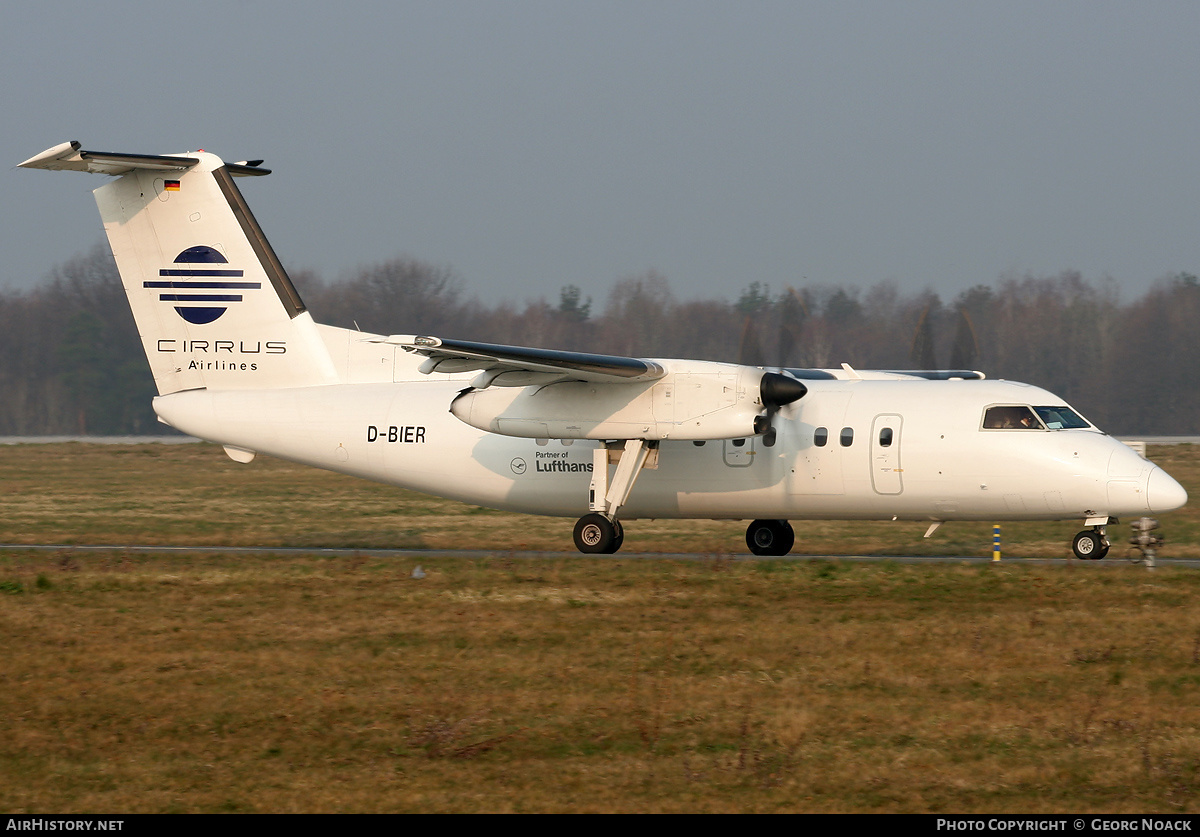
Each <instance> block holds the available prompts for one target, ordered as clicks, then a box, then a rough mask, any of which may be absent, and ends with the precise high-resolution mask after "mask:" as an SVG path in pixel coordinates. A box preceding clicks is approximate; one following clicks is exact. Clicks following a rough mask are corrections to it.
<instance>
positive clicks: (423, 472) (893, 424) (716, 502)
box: [21, 142, 1187, 558]
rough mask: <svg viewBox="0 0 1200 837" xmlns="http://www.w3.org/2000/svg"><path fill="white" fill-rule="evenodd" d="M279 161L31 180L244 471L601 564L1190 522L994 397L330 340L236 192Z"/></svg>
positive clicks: (186, 159)
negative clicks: (553, 524) (654, 555)
mask: <svg viewBox="0 0 1200 837" xmlns="http://www.w3.org/2000/svg"><path fill="white" fill-rule="evenodd" d="M261 164H262V161H261V160H256V161H248V162H247V161H243V162H240V163H225V162H223V161H222V160H221V159H219V158H218V157H216V156H215V155H213V154H208V153H205V152H203V151H199V152H196V153H186V154H171V155H165V156H156V155H141V154H116V153H108V152H96V151H86V150H83V149H82V148H81V146H80V144H79V143H77V142H69V143H63V144H62V145H58V146H55V147H54V148H50V149H48V150H46V151H43V152H42V153H41V154H38V155H37V156H35V157H32V158H30V159H29V160H26V161H25V162H24V163H21V166H24V167H26V168H38V169H51V170H68V171H86V172H96V173H100V174H106V175H112V176H114V177H116V180H114V181H112V182H109V183H106V184H105V185H103V186H101V187H100V188H98V189H96V190H95V196H96V203H97V204H98V205H99V207H100V215H101V217H102V218H103V220H104V229H105V232H106V233H107V234H108V240H109V243H110V245H111V247H112V251H113V255H114V256H115V257H116V262H117V267H118V268H119V270H120V273H121V279H122V282H123V283H124V286H125V291H126V293H127V294H128V296H129V304H130V306H131V307H132V308H133V314H134V318H135V320H136V321H137V327H138V331H139V332H140V333H141V337H142V344H143V346H144V348H145V351H146V357H147V359H148V360H149V362H150V369H151V371H152V372H153V375H154V381H155V383H156V385H157V387H158V392H159V395H158V397H157V398H155V399H154V410H155V412H156V413H157V414H158V416H159V418H160V420H161V421H163V422H165V423H166V424H168V425H170V426H171V427H175V428H177V429H179V430H181V431H183V432H184V433H189V434H191V435H193V436H198V437H200V438H201V439H207V440H210V441H212V442H216V443H218V444H221V445H224V447H225V451H226V452H227V453H228V455H229V456H230V457H231V458H232V459H234V460H235V461H237V462H249V461H250V460H251V459H253V458H254V456H255V454H256V453H258V452H262V453H265V454H269V455H271V456H276V457H279V458H281V459H288V460H292V461H294V462H300V463H303V464H306V465H312V466H315V467H318V468H325V469H328V470H331V471H339V472H342V473H346V474H353V475H355V476H359V477H364V478H366V479H371V480H376V481H378V482H384V483H390V484H394V485H399V486H404V487H405V488H413V489H416V490H418V491H424V492H427V493H430V494H437V495H440V496H443V497H450V498H453V499H456V500H462V501H464V502H468V503H474V504H478V505H482V506H489V507H492V508H497V509H509V510H512V511H519V512H529V513H533V514H546V515H559V516H564V517H578V518H579V520H578V522H577V523H576V524H575V533H574V535H575V544H576V546H577V547H578V548H579V549H580V550H581V551H583V552H587V553H612V552H616V551H617V550H618V549H619V548H620V547H621V542H622V540H623V538H624V530H623V528H622V525H621V522H620V520H622V519H623V520H631V519H637V518H705V519H743V520H745V519H749V520H752V521H753V522H752V523H750V525H749V527H748V528H747V531H746V542H747V545H748V546H749V548H750V550H751V551H752V552H754V553H755V554H757V555H784V554H786V553H787V552H788V551H789V550H790V549H791V548H792V544H793V540H794V535H793V531H792V527H791V525H790V524H789V523H788V521H789V520H805V519H808V520H817V519H821V520H824V519H859V520H920V521H927V522H929V523H930V526H929V530H928V531H927V532H926V536H927V537H928V536H929V535H930V534H932V533H933V531H934V530H935V529H936V528H937V527H938V526H939V525H941V523H943V522H944V521H949V520H985V521H1002V520H1069V519H1078V520H1082V521H1083V526H1084V527H1085V528H1084V529H1083V531H1081V532H1079V533H1078V534H1077V535H1075V537H1074V539H1073V541H1072V548H1073V550H1074V552H1075V554H1076V555H1077V556H1078V557H1080V558H1103V557H1104V555H1105V553H1107V551H1108V548H1109V542H1108V540H1107V538H1106V536H1105V532H1106V530H1105V527H1106V526H1107V525H1108V524H1110V523H1115V522H1116V518H1118V517H1126V516H1132V517H1140V516H1143V515H1148V514H1155V513H1159V512H1166V511H1170V510H1172V509H1177V508H1179V507H1181V506H1182V505H1183V504H1184V503H1185V502H1187V494H1186V492H1185V491H1184V489H1183V488H1182V487H1181V486H1180V485H1179V483H1177V482H1176V481H1175V480H1174V479H1172V478H1171V477H1170V476H1169V475H1168V474H1167V473H1166V472H1165V471H1163V470H1162V469H1160V468H1158V467H1157V466H1156V465H1154V464H1152V463H1150V462H1148V461H1146V460H1144V459H1142V458H1141V457H1140V456H1138V455H1137V454H1136V453H1135V452H1134V451H1133V450H1131V449H1130V448H1129V447H1127V446H1126V445H1124V444H1122V443H1121V442H1119V441H1117V440H1116V439H1113V438H1111V437H1109V436H1107V435H1105V434H1104V433H1102V432H1100V431H1099V430H1097V429H1096V428H1095V427H1093V426H1092V425H1091V424H1090V423H1088V422H1087V421H1086V420H1085V419H1083V418H1082V417H1081V416H1080V415H1079V414H1078V413H1077V412H1075V411H1074V410H1072V409H1071V408H1070V407H1069V406H1067V404H1066V403H1065V402H1064V401H1063V400H1062V399H1061V398H1059V397H1058V396H1056V395H1053V394H1051V393H1049V392H1047V391H1046V390H1044V389H1039V388H1038V387H1034V386H1030V385H1028V384H1021V383H1015V382H1010V381H992V380H984V379H983V378H984V376H983V375H982V374H980V373H978V372H961V371H936V372H889V371H873V372H868V371H858V370H854V369H852V368H850V366H849V365H843V366H842V368H841V369H833V370H822V369H785V370H779V371H766V370H764V369H762V368H757V367H750V366H741V365H735V364H729V363H714V362H709V361H697V360H662V359H657V358H655V359H643V358H628V357H610V356H605V355H590V354H580V353H574V352H559V351H549V350H545V349H531V348H522V347H516V346H497V345H491V344H486V343H474V342H468V341H463V340H449V339H442V338H438V337H429V336H415V335H390V336H388V335H378V334H367V333H363V332H359V331H351V330H348V329H343V328H335V327H332V326H327V325H320V324H318V323H316V322H314V321H313V319H312V316H311V315H310V314H309V313H308V311H307V310H306V308H305V306H304V303H303V302H302V301H301V300H300V297H299V295H298V294H297V293H296V289H295V287H293V285H292V283H291V281H290V280H289V279H288V275H287V273H286V272H285V271H284V269H283V266H282V265H281V264H280V262H279V259H278V258H276V256H275V253H274V251H273V250H272V249H271V246H270V244H268V243H267V239H266V238H265V237H264V236H263V233H262V230H261V229H260V228H259V225H258V223H257V222H256V221H255V219H254V216H253V215H252V214H251V213H250V209H249V207H248V206H247V205H246V202H245V200H244V199H243V198H242V195H241V192H240V191H239V189H238V187H237V186H236V185H235V183H234V180H233V178H235V177H240V176H249V175H263V174H269V173H270V172H269V170H268V169H264V168H261V167H260V166H261Z"/></svg>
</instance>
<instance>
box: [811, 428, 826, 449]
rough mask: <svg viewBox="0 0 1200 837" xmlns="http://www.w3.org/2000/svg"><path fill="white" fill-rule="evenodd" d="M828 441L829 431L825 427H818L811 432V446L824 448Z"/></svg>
mask: <svg viewBox="0 0 1200 837" xmlns="http://www.w3.org/2000/svg"><path fill="white" fill-rule="evenodd" d="M828 441H829V430H828V429H827V428H825V427H818V428H817V429H816V430H814V431H813V444H814V445H816V446H817V447H819V448H823V447H825V444H826V443H827V442H828Z"/></svg>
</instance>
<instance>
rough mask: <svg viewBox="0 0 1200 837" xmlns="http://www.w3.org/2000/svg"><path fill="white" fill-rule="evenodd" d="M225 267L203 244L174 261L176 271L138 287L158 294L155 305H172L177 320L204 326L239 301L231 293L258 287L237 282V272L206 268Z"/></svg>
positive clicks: (216, 253)
mask: <svg viewBox="0 0 1200 837" xmlns="http://www.w3.org/2000/svg"><path fill="white" fill-rule="evenodd" d="M228 263H229V260H228V259H227V258H225V257H224V256H223V255H222V254H221V253H220V251H218V250H215V249H214V248H212V247H207V246H205V245H203V244H200V245H197V246H196V247H189V248H187V249H186V250H184V251H183V252H182V253H180V254H179V255H178V256H176V257H175V264H176V265H178V266H177V267H164V268H163V269H162V270H160V271H158V275H159V277H161V278H159V279H158V280H157V281H154V282H143V283H142V287H143V288H153V289H155V290H161V293H159V295H158V300H159V302H170V303H176V304H175V305H174V308H175V311H176V313H178V314H179V316H181V317H183V318H184V319H185V320H187V321H188V322H189V323H192V324H193V325H205V324H207V323H211V322H213V321H214V320H216V319H217V318H218V317H220V316H221V315H222V314H224V313H225V312H226V311H227V310H228V308H229V306H230V305H235V304H237V303H239V302H241V301H242V295H241V294H240V293H231V291H248V290H258V289H259V288H261V287H262V283H261V282H241V281H238V280H240V279H241V278H242V276H243V271H241V270H231V269H228V268H215V267H209V266H208V265H214V264H228ZM201 265H203V267H202V266H201ZM214 303H219V304H214Z"/></svg>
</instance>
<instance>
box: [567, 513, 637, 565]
mask: <svg viewBox="0 0 1200 837" xmlns="http://www.w3.org/2000/svg"><path fill="white" fill-rule="evenodd" d="M624 540H625V530H624V529H623V528H622V527H621V524H620V523H617V522H616V521H615V520H609V519H608V518H607V517H605V516H604V515H602V514H595V513H592V514H585V515H584V516H583V517H581V518H579V521H578V522H577V523H576V524H575V547H576V548H577V549H578V550H579V551H580V552H583V553H586V554H588V555H611V554H612V553H614V552H616V551H617V550H618V549H620V548H621V543H622V542H623V541H624Z"/></svg>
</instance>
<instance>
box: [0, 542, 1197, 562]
mask: <svg viewBox="0 0 1200 837" xmlns="http://www.w3.org/2000/svg"><path fill="white" fill-rule="evenodd" d="M0 551H4V552H55V553H69V554H75V555H80V554H84V555H87V554H112V553H117V554H120V553H125V554H135V555H278V556H280V557H285V556H289V555H294V556H299V555H322V556H326V557H335V556H338V555H349V556H355V555H361V556H365V557H370V558H407V559H412V560H416V561H430V560H433V559H436V558H475V559H487V558H490V559H498V558H510V559H511V558H522V559H541V560H563V559H571V560H587V559H593V560H597V559H598V560H602V561H603V560H612V559H614V558H625V559H638V560H657V561H731V560H732V561H859V562H864V563H871V562H875V563H881V562H883V561H895V562H897V563H901V564H964V563H965V564H990V563H992V558H991V555H786V556H784V557H782V558H770V557H762V556H757V555H750V554H748V553H739V552H720V553H717V552H701V553H696V552H620V553H617V554H616V555H584V554H582V553H579V552H573V551H572V552H538V551H534V550H516V549H353V548H341V547H293V546H261V547H260V546H135V545H132V544H126V545H121V544H108V545H86V546H80V545H73V544H19V543H6V544H0ZM1000 563H1002V564H1004V563H1008V564H1039V565H1054V564H1072V565H1075V566H1081V567H1086V566H1091V567H1098V566H1110V567H1111V566H1129V562H1128V561H1127V560H1125V557H1124V553H1123V552H1122V553H1120V554H1118V552H1117V551H1116V549H1115V548H1114V550H1113V552H1111V553H1110V554H1109V556H1108V558H1106V559H1104V560H1101V561H1079V560H1076V559H1074V558H1068V557H1066V556H1064V557H1062V558H1021V557H1019V556H1010V557H1007V558H1003V559H1002V560H1001V561H1000ZM1157 564H1158V566H1160V567H1200V559H1197V558H1171V557H1170V556H1166V557H1159V558H1158V560H1157Z"/></svg>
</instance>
